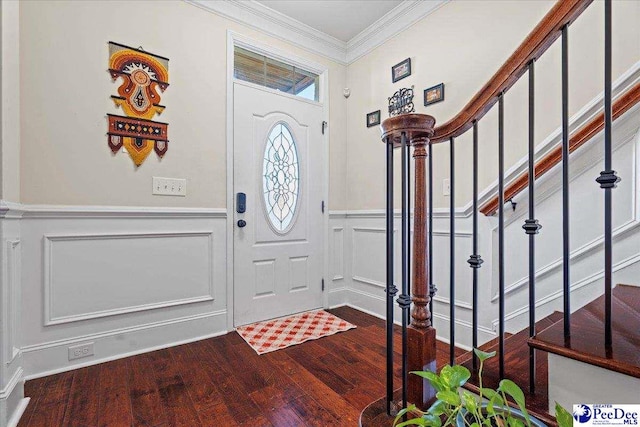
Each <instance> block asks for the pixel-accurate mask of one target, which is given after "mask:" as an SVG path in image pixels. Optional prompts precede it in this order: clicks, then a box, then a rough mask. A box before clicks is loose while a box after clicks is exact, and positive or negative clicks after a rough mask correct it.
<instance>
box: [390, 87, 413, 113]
mask: <svg viewBox="0 0 640 427" xmlns="http://www.w3.org/2000/svg"><path fill="white" fill-rule="evenodd" d="M414 111H415V108H414V105H413V86H411V87H410V88H403V89H400V90H398V91H397V92H396V93H394V94H393V96H392V97H391V98H389V117H393V116H397V115H399V114H407V113H413V112H414Z"/></svg>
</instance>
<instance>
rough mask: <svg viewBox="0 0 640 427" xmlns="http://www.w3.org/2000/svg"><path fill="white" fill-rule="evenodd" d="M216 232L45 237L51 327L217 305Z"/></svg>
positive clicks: (47, 310)
mask: <svg viewBox="0 0 640 427" xmlns="http://www.w3.org/2000/svg"><path fill="white" fill-rule="evenodd" d="M213 238H214V237H213V232H212V231H193V232H191V231H187V232H175V233H169V232H163V233H152V232H146V233H127V234H66V235H51V234H49V235H45V236H44V239H43V240H44V323H45V325H46V326H48V325H55V324H61V323H70V322H77V321H81V320H87V319H95V318H101V317H106V316H113V315H118V314H124V313H132V312H138V311H143V310H152V309H157V308H164V307H171V306H177V305H184V304H192V303H196V302H203V301H212V300H214V298H215V295H214V286H213V282H214V267H213V260H214V254H213Z"/></svg>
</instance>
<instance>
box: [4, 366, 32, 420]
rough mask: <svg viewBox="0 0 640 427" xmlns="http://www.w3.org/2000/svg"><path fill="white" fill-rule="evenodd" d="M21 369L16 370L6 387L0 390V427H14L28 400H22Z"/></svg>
mask: <svg viewBox="0 0 640 427" xmlns="http://www.w3.org/2000/svg"><path fill="white" fill-rule="evenodd" d="M23 373H24V371H23V369H22V368H18V369H17V370H16V371H15V372H14V373H13V375H12V376H11V379H10V380H9V382H8V383H7V385H6V386H5V387H4V388H3V389H2V390H0V425H7V426H11V427H13V426H16V425H18V421H20V417H21V416H22V414H23V413H24V411H25V409H26V407H27V404H28V403H29V399H25V398H24V381H23Z"/></svg>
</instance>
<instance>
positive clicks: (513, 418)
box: [393, 349, 570, 427]
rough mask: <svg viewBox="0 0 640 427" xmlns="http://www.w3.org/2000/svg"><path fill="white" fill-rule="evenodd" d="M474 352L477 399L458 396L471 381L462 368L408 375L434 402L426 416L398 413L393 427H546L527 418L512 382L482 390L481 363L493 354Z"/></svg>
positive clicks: (406, 411) (418, 412)
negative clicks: (427, 387) (421, 382)
mask: <svg viewBox="0 0 640 427" xmlns="http://www.w3.org/2000/svg"><path fill="white" fill-rule="evenodd" d="M474 352H475V354H476V356H477V357H478V359H479V360H480V370H479V371H478V378H479V394H478V395H477V396H476V395H475V394H472V393H470V392H469V391H467V390H462V392H461V390H460V389H461V388H462V386H464V384H466V382H467V381H468V380H469V378H471V373H470V372H469V370H468V369H467V368H465V367H464V366H459V365H455V366H448V365H447V366H445V367H444V368H442V370H441V371H440V374H436V373H434V372H430V371H415V372H411V373H412V374H414V375H418V376H421V377H423V378H425V379H427V380H428V381H429V382H430V383H431V386H432V387H433V388H434V389H435V391H436V398H437V400H436V401H435V402H434V403H433V405H431V407H430V408H429V409H428V410H427V411H426V412H423V411H421V410H419V409H417V408H416V406H415V405H411V406H409V407H407V408H404V409H402V410H401V411H400V412H399V413H398V416H397V417H396V419H395V421H394V423H393V425H394V426H396V427H403V426H407V425H419V426H429V427H442V426H448V425H454V424H455V425H457V427H524V425H527V426H529V427H546V424H545V423H543V422H542V421H540V420H539V419H537V418H535V417H532V416H530V415H529V413H528V412H527V409H526V407H525V399H524V393H523V392H522V389H520V387H518V385H517V384H516V383H514V382H513V381H511V380H507V379H503V380H502V381H500V384H499V385H498V388H497V389H495V390H493V389H490V388H485V387H483V384H482V370H483V367H484V362H485V360H487V359H488V358H490V357H493V356H495V354H496V352H495V351H494V352H491V353H486V352H483V351H480V350H478V349H474ZM507 396H509V397H511V399H512V400H513V401H514V402H515V403H516V404H517V405H518V408H519V410H518V409H515V408H511V407H510V406H509V404H508V403H507ZM565 412H566V411H565ZM405 414H411V415H413V416H415V418H413V419H409V420H406V421H403V422H401V421H402V418H403V416H404V415H405ZM569 416H570V415H569Z"/></svg>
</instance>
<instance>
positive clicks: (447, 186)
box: [442, 178, 451, 196]
mask: <svg viewBox="0 0 640 427" xmlns="http://www.w3.org/2000/svg"><path fill="white" fill-rule="evenodd" d="M442 195H443V196H450V195H451V181H449V179H448V178H446V179H443V180H442Z"/></svg>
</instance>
